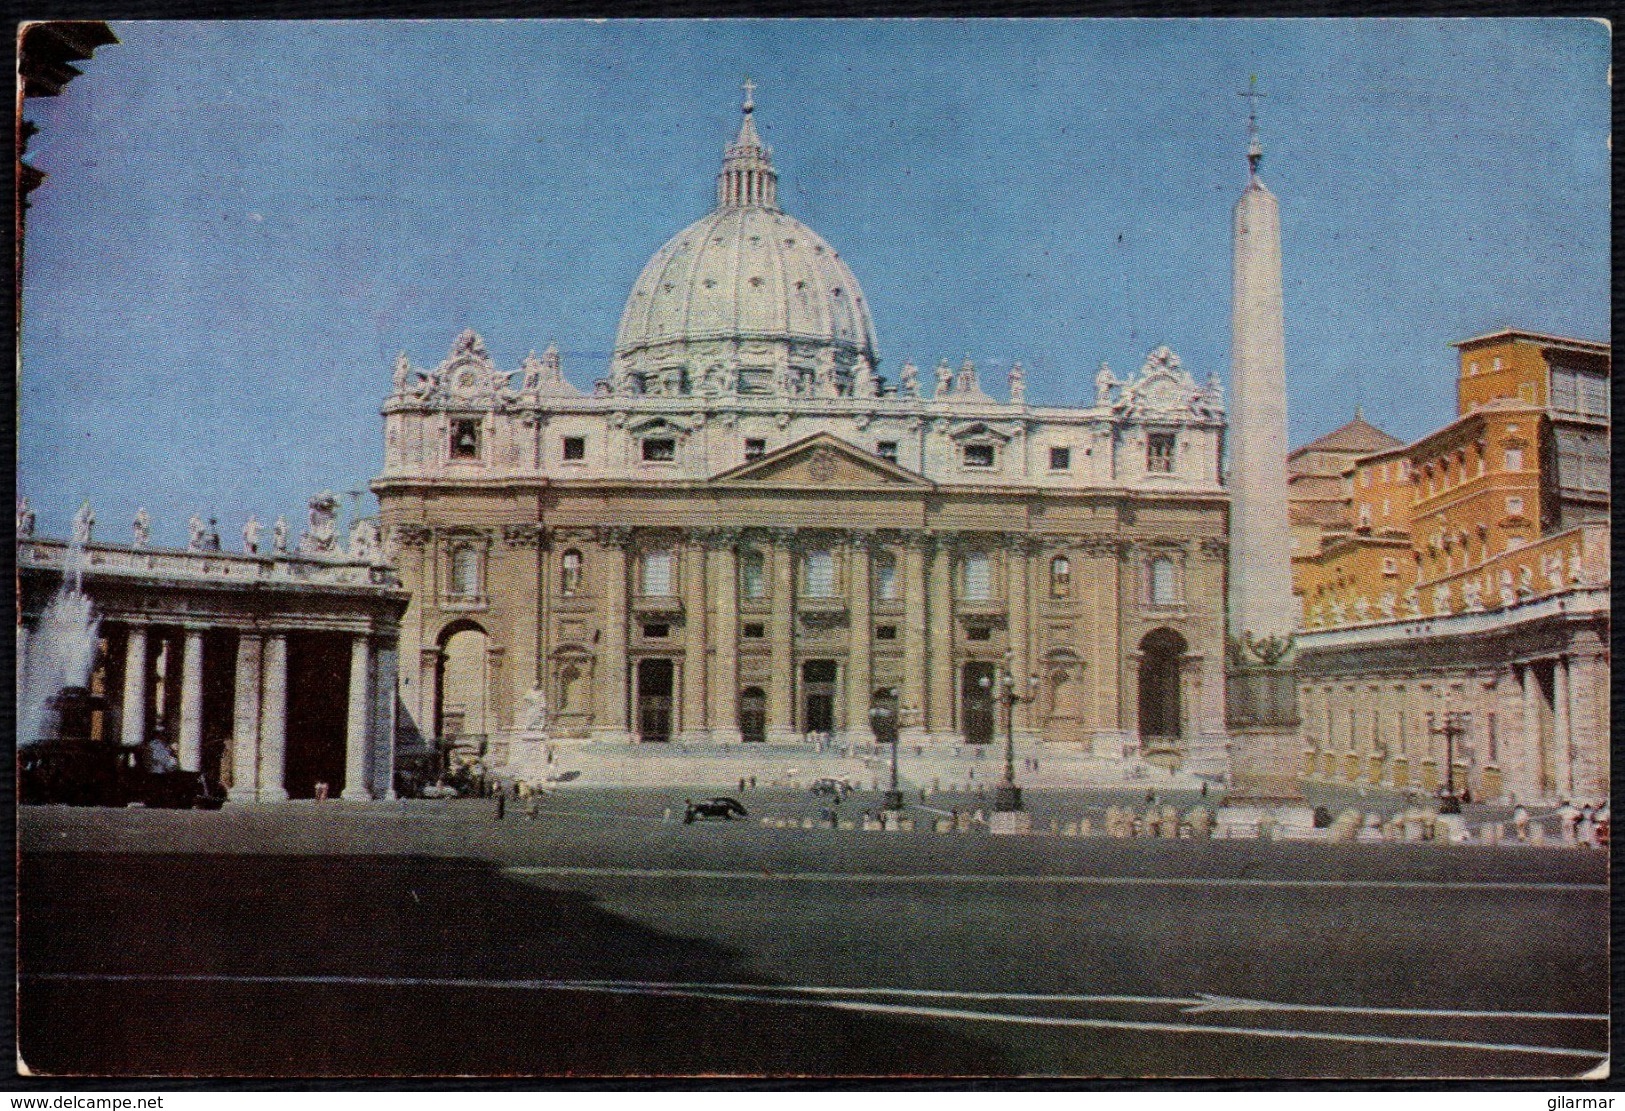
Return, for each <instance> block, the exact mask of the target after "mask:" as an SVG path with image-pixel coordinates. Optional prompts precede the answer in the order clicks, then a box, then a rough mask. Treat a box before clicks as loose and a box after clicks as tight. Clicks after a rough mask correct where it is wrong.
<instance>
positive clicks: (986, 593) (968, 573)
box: [964, 552, 993, 602]
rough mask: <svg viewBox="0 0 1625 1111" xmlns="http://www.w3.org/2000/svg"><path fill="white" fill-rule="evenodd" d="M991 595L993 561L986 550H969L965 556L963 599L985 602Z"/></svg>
mask: <svg viewBox="0 0 1625 1111" xmlns="http://www.w3.org/2000/svg"><path fill="white" fill-rule="evenodd" d="M992 596H993V561H992V560H991V559H989V558H988V557H987V553H986V552H971V553H970V554H969V555H967V556H966V557H965V593H964V597H965V600H966V601H970V602H985V601H987V600H988V599H989V598H991V597H992Z"/></svg>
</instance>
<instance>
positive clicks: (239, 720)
mask: <svg viewBox="0 0 1625 1111" xmlns="http://www.w3.org/2000/svg"><path fill="white" fill-rule="evenodd" d="M262 654H263V645H262V644H261V641H260V638H259V637H258V636H257V635H256V634H254V633H241V634H239V635H238V637H237V675H236V697H235V699H234V700H233V703H232V724H231V738H232V740H231V789H230V791H229V792H228V797H229V798H231V799H233V800H235V801H243V802H253V801H254V800H255V799H256V798H258V797H259V771H260V753H259V740H260V663H261V657H262Z"/></svg>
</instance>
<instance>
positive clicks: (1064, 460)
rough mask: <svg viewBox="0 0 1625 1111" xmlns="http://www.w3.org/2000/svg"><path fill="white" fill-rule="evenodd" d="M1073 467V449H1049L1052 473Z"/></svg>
mask: <svg viewBox="0 0 1625 1111" xmlns="http://www.w3.org/2000/svg"><path fill="white" fill-rule="evenodd" d="M1071 466H1072V449H1071V448H1069V447H1052V448H1050V449H1049V469H1050V470H1052V471H1065V470H1069V469H1070V468H1071Z"/></svg>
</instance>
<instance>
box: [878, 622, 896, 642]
mask: <svg viewBox="0 0 1625 1111" xmlns="http://www.w3.org/2000/svg"><path fill="white" fill-rule="evenodd" d="M875 639H876V640H896V639H897V626H896V625H876V626H875Z"/></svg>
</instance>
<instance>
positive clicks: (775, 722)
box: [767, 529, 800, 744]
mask: <svg viewBox="0 0 1625 1111" xmlns="http://www.w3.org/2000/svg"><path fill="white" fill-rule="evenodd" d="M793 545H794V534H793V533H791V532H790V531H789V530H788V529H777V530H775V531H774V533H773V538H772V547H771V548H770V550H769V555H770V557H771V559H772V561H773V587H772V590H773V616H772V620H771V625H770V628H769V629H768V636H769V638H770V639H769V643H768V648H769V651H770V652H771V657H770V661H771V662H770V663H769V665H768V666H769V669H770V671H771V673H772V674H771V675H770V676H769V677H768V688H767V739H768V740H769V741H773V742H776V743H779V744H785V743H790V742H794V741H797V740H799V739H800V734H799V733H797V731H796V720H795V718H796V714H795V619H796V615H795V589H796V573H795V549H794V546H793Z"/></svg>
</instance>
